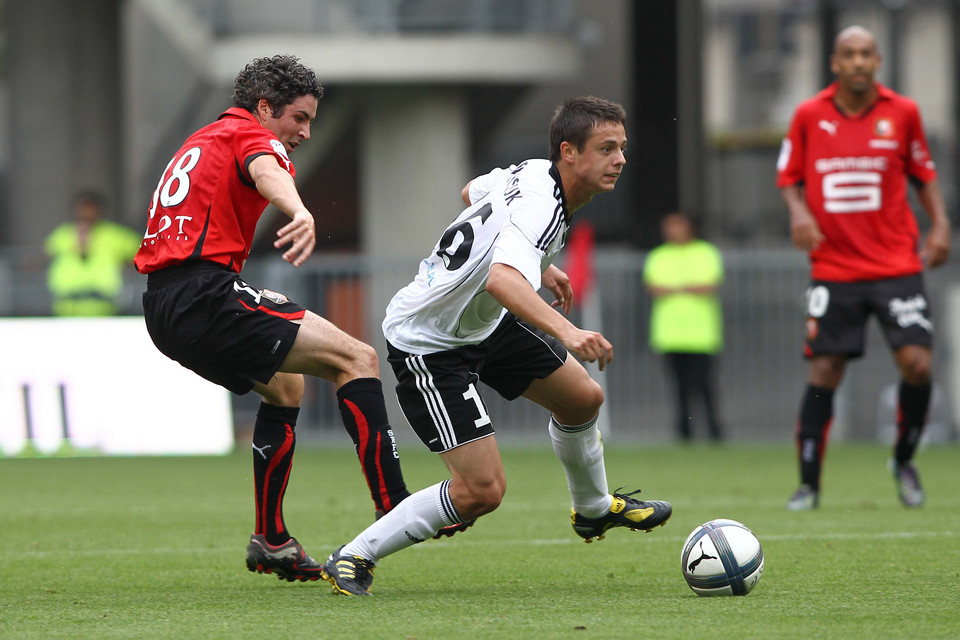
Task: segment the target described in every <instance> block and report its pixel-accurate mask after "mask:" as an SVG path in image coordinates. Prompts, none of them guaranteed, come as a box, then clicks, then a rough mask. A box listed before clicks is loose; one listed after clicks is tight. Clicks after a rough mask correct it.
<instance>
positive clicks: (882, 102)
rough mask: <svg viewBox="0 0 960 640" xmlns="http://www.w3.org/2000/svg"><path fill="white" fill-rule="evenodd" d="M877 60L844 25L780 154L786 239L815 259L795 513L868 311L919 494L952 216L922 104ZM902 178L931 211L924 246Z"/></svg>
mask: <svg viewBox="0 0 960 640" xmlns="http://www.w3.org/2000/svg"><path fill="white" fill-rule="evenodd" d="M879 66H880V55H879V53H878V52H877V45H876V41H875V39H874V37H873V35H872V34H871V33H870V32H869V31H867V30H866V29H863V28H862V27H850V28H848V29H845V30H844V31H842V32H841V33H840V34H839V35H838V36H837V38H836V40H835V42H834V51H833V55H832V56H831V69H832V70H833V73H834V74H835V76H836V82H835V83H833V84H832V85H830V86H829V87H827V88H826V89H824V90H823V91H821V92H820V93H818V94H817V95H816V96H814V97H813V98H811V99H809V100H807V101H805V102H803V103H802V104H801V105H800V106H799V107H798V108H797V111H796V113H795V115H794V118H793V122H792V123H791V125H790V130H789V131H788V133H787V137H786V138H785V139H784V141H783V147H782V149H781V152H780V158H779V160H778V161H777V172H778V174H777V186H778V187H779V188H780V190H781V193H782V195H783V199H784V201H785V202H786V204H787V208H788V209H789V211H790V230H791V235H792V238H793V243H794V245H795V246H796V247H797V248H799V249H802V250H804V251H807V252H808V253H809V256H810V264H811V285H810V288H809V289H808V290H807V305H806V315H807V320H806V332H807V337H806V345H805V347H804V355H805V356H806V357H807V358H808V359H809V362H810V365H809V377H808V385H807V388H806V391H805V393H804V396H803V401H802V405H801V409H800V419H799V423H798V428H797V447H798V455H799V458H800V482H801V486H800V488H799V489H798V490H797V491H796V493H795V494H794V495H793V497H792V498H791V499H790V502H789V503H788V505H787V506H788V508H789V509H791V510H802V509H812V508H815V507H816V506H817V505H818V503H819V493H820V470H821V464H822V462H823V456H824V451H825V447H826V441H827V434H828V433H829V430H830V424H831V422H832V419H833V394H834V391H835V390H836V389H837V387H838V386H839V384H840V382H841V380H842V379H843V374H844V370H845V368H846V363H847V361H848V360H850V359H853V358H858V357H860V356H861V355H863V351H864V334H865V327H866V321H867V319H868V317H869V316H870V315H876V316H877V319H878V320H879V322H880V326H881V328H882V330H883V332H884V335H885V337H886V340H887V343H888V345H889V346H890V348H891V349H892V350H893V353H894V357H895V360H896V363H897V367H898V368H899V370H900V376H901V381H900V388H899V408H898V412H897V415H898V425H897V426H898V436H897V442H896V445H895V447H894V451H893V459H892V461H891V469H892V472H893V474H894V477H895V479H896V481H897V487H898V492H899V496H900V499H901V501H902V502H903V504H904V505H906V506H910V507H915V506H920V505H922V504H923V501H924V492H923V488H922V486H921V484H920V478H919V475H918V474H917V470H916V468H915V466H914V464H913V456H914V453H915V452H916V448H917V444H918V442H919V440H920V436H921V434H922V432H923V427H924V423H925V422H926V416H927V410H928V407H929V404H930V394H931V380H930V355H931V344H932V337H933V336H932V334H933V325H932V323H931V321H930V309H929V304H928V300H927V296H926V292H925V290H924V284H923V269H924V267H925V266H926V267H937V266H939V265H941V264H943V262H944V261H946V259H947V255H948V253H949V251H950V223H949V220H948V218H947V214H946V209H945V207H944V203H943V197H942V195H941V192H940V186H939V183H938V181H937V173H936V169H935V167H934V164H933V161H932V160H931V158H930V153H929V151H928V149H927V141H926V137H925V135H924V132H923V127H922V125H921V122H920V113H919V110H918V109H917V105H916V104H915V103H914V102H913V101H912V100H910V99H909V98H906V97H904V96H901V95H898V94H897V93H895V92H893V91H891V90H890V89H888V88H886V87H884V86H882V85H880V84H879V83H877V82H875V81H874V74H875V73H876V71H877V69H878V68H879ZM908 179H909V180H910V181H911V182H912V183H914V184H915V185H916V188H917V195H918V198H919V200H920V203H921V204H922V205H923V208H924V210H925V211H926V213H927V214H928V216H929V217H930V229H929V232H928V233H927V236H926V239H925V240H924V242H923V246H922V249H921V250H920V251H919V253H918V247H919V244H920V240H919V232H918V227H917V222H916V219H915V218H914V214H913V212H912V211H911V209H910V206H909V204H908V203H907V182H908Z"/></svg>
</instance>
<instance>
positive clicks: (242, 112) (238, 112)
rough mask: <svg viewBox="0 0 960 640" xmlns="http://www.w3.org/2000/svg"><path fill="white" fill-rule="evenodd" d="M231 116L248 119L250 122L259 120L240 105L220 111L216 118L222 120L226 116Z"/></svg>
mask: <svg viewBox="0 0 960 640" xmlns="http://www.w3.org/2000/svg"><path fill="white" fill-rule="evenodd" d="M231 116H232V117H236V118H244V119H246V120H249V121H250V122H256V123H257V124H260V121H259V120H257V119H256V118H254V117H253V114H252V113H250V112H249V111H247V110H246V109H244V108H242V107H230V108H229V109H227V110H226V111H224V112H223V113H221V114H220V115H219V116H218V117H217V120H222V119H223V118H227V117H231Z"/></svg>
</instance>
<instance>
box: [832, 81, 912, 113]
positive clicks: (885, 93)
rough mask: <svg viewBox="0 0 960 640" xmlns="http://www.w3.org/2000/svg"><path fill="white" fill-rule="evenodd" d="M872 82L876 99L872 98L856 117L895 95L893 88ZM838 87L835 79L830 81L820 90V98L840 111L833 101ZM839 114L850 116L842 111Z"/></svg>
mask: <svg viewBox="0 0 960 640" xmlns="http://www.w3.org/2000/svg"><path fill="white" fill-rule="evenodd" d="M873 84H874V86H875V87H876V88H877V99H876V100H874V101H873V104H871V105H870V106H869V107H867V108H866V110H865V111H864V112H863V113H861V114H860V115H859V116H856V117H858V118H860V117H863V116H865V115H866V114H868V113H870V112H871V111H873V109H874V107H876V106H877V103H878V102H880V101H881V100H890V99H892V98H893V97H894V96H895V95H896V94H895V92H894V91H893V89H890V88H889V87H885V86H884V85H882V84H880V83H879V82H874V83H873ZM838 89H839V86H838V85H837V83H836V81H834V82H832V83H830V86H829V87H827V88H826V89H824V90H823V91H821V92H820V98H821V99H823V100H826V101H828V102H829V103H830V104H832V105H833V106H834V108H836V109H837V111H840V109H839V108H838V107H837V106H836V102H835V101H834V98H835V97H836V95H837V90H838ZM840 115H842V116H843V117H845V118H849V117H850V116H848V115H846V114H845V113H842V112H841V113H840Z"/></svg>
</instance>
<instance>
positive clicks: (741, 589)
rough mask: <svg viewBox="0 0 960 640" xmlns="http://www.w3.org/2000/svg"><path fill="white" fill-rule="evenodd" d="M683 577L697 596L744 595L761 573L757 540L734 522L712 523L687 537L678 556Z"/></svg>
mask: <svg viewBox="0 0 960 640" xmlns="http://www.w3.org/2000/svg"><path fill="white" fill-rule="evenodd" d="M680 562H681V564H682V569H683V578H684V580H686V581H687V584H688V585H690V588H691V589H693V590H694V592H695V593H696V594H697V595H701V596H744V595H747V594H748V593H750V591H751V590H752V589H753V588H754V587H755V586H757V582H759V581H760V574H762V573H763V549H762V548H761V547H760V541H759V540H757V536H755V535H753V532H752V531H750V529H748V528H746V527H745V526H743V525H742V524H740V523H739V522H737V521H736V520H725V519H719V520H711V521H710V522H705V523H703V524H702V525H700V526H699V527H697V528H696V529H694V530H693V532H692V533H691V534H690V535H689V536H687V540H686V542H684V543H683V553H681V555H680Z"/></svg>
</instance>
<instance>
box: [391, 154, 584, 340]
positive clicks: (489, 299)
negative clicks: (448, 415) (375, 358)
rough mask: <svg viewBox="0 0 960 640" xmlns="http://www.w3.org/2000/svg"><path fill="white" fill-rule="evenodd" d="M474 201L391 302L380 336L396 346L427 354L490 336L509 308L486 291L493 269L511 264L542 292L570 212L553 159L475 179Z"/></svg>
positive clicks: (447, 230) (534, 161)
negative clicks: (541, 288)
mask: <svg viewBox="0 0 960 640" xmlns="http://www.w3.org/2000/svg"><path fill="white" fill-rule="evenodd" d="M470 202H471V203H473V204H471V205H470V206H469V207H467V208H466V209H464V211H463V213H461V214H460V215H459V216H458V217H457V219H456V220H454V221H453V223H452V224H451V225H450V226H449V227H447V229H446V230H445V231H444V232H443V235H442V236H441V237H440V240H439V241H438V242H437V244H436V245H435V246H434V247H433V251H432V252H431V253H430V255H429V256H428V257H427V258H425V259H424V260H422V261H421V262H420V271H419V273H418V274H417V277H416V279H414V281H413V282H411V283H410V284H408V285H407V286H406V287H404V288H403V289H401V290H400V291H398V292H397V294H396V295H395V296H394V297H393V299H392V300H391V301H390V304H389V305H387V315H386V318H385V319H384V321H383V334H384V336H386V338H387V340H388V341H390V343H391V344H393V345H394V346H395V347H397V348H398V349H401V350H403V351H406V352H408V353H413V354H417V355H423V354H426V353H434V352H437V351H443V350H447V349H455V348H457V347H460V346H463V345H468V344H476V343H478V342H481V341H482V340H484V339H486V338H488V337H489V336H490V334H492V333H493V331H494V329H496V327H497V324H498V323H499V321H500V318H501V317H503V314H504V313H506V310H505V309H504V308H503V306H501V305H500V303H499V302H497V301H496V300H495V299H494V298H493V296H491V295H490V294H489V293H487V290H486V285H487V277H488V276H489V274H490V267H491V266H492V265H494V264H496V263H502V264H506V265H509V266H511V267H513V268H514V269H516V270H517V271H519V272H520V273H521V274H523V277H524V278H526V280H527V282H529V283H530V286H532V287H533V288H534V289H535V290H538V289H539V288H540V284H541V282H540V278H541V276H542V275H543V272H544V271H546V269H547V267H549V266H550V265H551V264H552V263H553V261H554V259H555V258H556V257H557V254H558V253H559V252H560V249H561V248H562V247H563V243H564V241H565V239H566V235H567V229H568V227H569V223H570V214H569V213H568V211H567V206H566V201H565V199H564V196H563V187H562V186H561V181H560V174H559V172H558V171H557V168H556V167H555V166H554V165H553V163H552V162H550V161H548V160H527V161H526V162H522V163H520V164H519V165H511V166H510V167H509V168H507V169H494V170H493V171H491V172H490V173H488V174H486V175H483V176H480V177H478V178H475V179H474V180H473V181H472V182H471V183H470Z"/></svg>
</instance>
